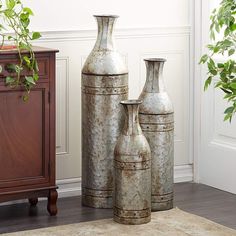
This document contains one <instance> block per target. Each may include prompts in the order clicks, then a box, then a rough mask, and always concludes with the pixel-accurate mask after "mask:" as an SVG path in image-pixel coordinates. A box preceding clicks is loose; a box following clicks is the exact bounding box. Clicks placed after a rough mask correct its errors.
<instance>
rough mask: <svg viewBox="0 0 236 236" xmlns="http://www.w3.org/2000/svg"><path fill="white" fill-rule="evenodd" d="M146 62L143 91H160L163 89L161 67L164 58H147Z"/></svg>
mask: <svg viewBox="0 0 236 236" xmlns="http://www.w3.org/2000/svg"><path fill="white" fill-rule="evenodd" d="M145 63H146V70H147V72H146V83H145V86H144V91H145V92H149V93H160V92H164V91H165V86H164V81H163V75H162V73H163V67H164V63H165V59H147V60H145Z"/></svg>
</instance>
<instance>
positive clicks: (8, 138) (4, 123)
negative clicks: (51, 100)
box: [0, 85, 49, 187]
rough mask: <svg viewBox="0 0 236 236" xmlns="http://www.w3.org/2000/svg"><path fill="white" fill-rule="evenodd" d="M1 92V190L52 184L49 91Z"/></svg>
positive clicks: (45, 88) (44, 88)
mask: <svg viewBox="0 0 236 236" xmlns="http://www.w3.org/2000/svg"><path fill="white" fill-rule="evenodd" d="M22 94H23V92H22V91H16V90H10V91H6V90H5V91H0V187H11V186H21V185H26V184H34V183H37V184H39V183H46V182H48V181H49V180H48V179H49V176H48V175H49V174H48V164H49V149H48V147H47V146H48V145H47V144H48V143H49V104H48V88H47V85H45V87H41V88H37V89H33V90H32V91H31V93H30V98H29V101H27V102H23V101H22Z"/></svg>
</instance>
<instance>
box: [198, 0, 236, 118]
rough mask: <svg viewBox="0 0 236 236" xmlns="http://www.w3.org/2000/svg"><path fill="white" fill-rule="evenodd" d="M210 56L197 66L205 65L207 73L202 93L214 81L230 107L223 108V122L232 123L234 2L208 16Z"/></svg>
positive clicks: (235, 44)
mask: <svg viewBox="0 0 236 236" xmlns="http://www.w3.org/2000/svg"><path fill="white" fill-rule="evenodd" d="M210 20H211V25H210V38H211V40H212V43H211V44H209V45H208V49H209V53H208V54H205V55H203V56H202V57H201V60H200V63H202V64H205V63H206V64H207V68H208V72H207V75H208V77H207V79H206V81H205V85H204V90H206V89H207V88H208V87H209V85H210V84H211V83H212V81H213V79H214V78H216V81H217V82H216V83H215V84H214V86H215V88H216V89H221V90H222V91H223V92H224V93H225V95H224V99H226V100H227V101H228V104H229V106H228V107H227V108H226V109H225V111H224V114H225V117H224V120H229V121H230V122H231V120H232V117H233V116H234V115H235V112H236V61H235V50H236V1H235V0H223V1H222V2H221V3H220V6H219V8H218V9H214V11H213V12H212V15H211V17H210ZM216 55H222V56H224V58H226V59H225V60H224V61H223V62H221V63H218V62H217V61H216V60H215V59H214V58H215V56H216Z"/></svg>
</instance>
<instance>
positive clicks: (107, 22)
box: [94, 16, 117, 50]
mask: <svg viewBox="0 0 236 236" xmlns="http://www.w3.org/2000/svg"><path fill="white" fill-rule="evenodd" d="M95 17H96V19H97V24H98V34H97V41H96V44H95V46H94V50H113V49H114V45H113V27H114V24H115V21H116V18H117V16H95Z"/></svg>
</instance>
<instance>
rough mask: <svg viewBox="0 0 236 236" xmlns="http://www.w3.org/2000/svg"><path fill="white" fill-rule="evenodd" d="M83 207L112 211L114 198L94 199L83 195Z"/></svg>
mask: <svg viewBox="0 0 236 236" xmlns="http://www.w3.org/2000/svg"><path fill="white" fill-rule="evenodd" d="M82 205H83V206H88V207H93V208H100V209H111V208H112V197H94V196H88V195H82Z"/></svg>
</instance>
